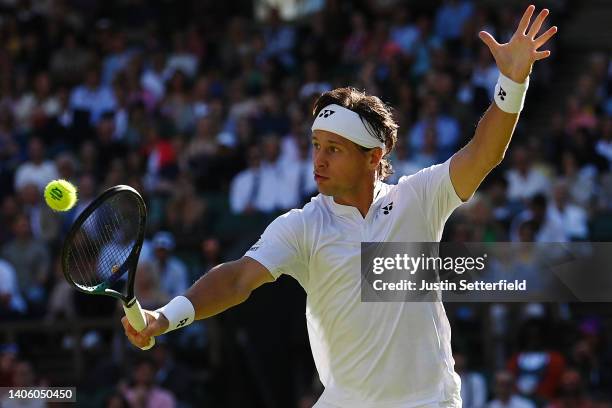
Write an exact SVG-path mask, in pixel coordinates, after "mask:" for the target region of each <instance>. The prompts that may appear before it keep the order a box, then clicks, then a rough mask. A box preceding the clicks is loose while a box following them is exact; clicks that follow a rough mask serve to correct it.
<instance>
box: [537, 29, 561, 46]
mask: <svg viewBox="0 0 612 408" xmlns="http://www.w3.org/2000/svg"><path fill="white" fill-rule="evenodd" d="M556 32H557V26H553V27H550V28H549V29H548V30H546V32H545V33H544V34H542V35H541V36H539V37H538V38H536V40H535V46H536V49H538V48H540V47H541V46H543V45H544V44H546V42H547V41H548V40H550V38H551V37H552V36H553V35H555V34H556Z"/></svg>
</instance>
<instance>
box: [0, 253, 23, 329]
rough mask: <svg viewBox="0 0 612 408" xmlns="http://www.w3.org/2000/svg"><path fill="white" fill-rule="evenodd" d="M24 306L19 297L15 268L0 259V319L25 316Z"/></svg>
mask: <svg viewBox="0 0 612 408" xmlns="http://www.w3.org/2000/svg"><path fill="white" fill-rule="evenodd" d="M25 312H26V304H25V302H24V301H23V298H22V297H21V293H20V291H19V285H18V284H17V275H16V274H15V268H13V266H12V265H11V264H10V263H8V262H6V261H5V260H3V259H2V258H0V317H2V319H7V320H8V319H10V318H11V317H15V316H20V315H23V314H25Z"/></svg>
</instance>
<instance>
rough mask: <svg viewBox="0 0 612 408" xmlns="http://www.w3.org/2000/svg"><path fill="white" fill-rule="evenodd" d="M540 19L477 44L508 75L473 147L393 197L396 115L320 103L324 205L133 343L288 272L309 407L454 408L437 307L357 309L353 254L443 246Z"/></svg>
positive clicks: (375, 102)
mask: <svg viewBox="0 0 612 408" xmlns="http://www.w3.org/2000/svg"><path fill="white" fill-rule="evenodd" d="M534 10H535V7H534V6H529V7H528V8H527V10H526V11H525V13H524V15H523V17H522V19H521V21H520V22H519V25H518V29H517V32H516V33H515V35H514V36H513V37H512V39H511V40H510V42H508V43H506V44H498V43H497V42H496V41H495V40H494V39H493V37H492V36H491V35H490V34H488V33H486V32H484V31H481V32H480V34H479V36H480V38H481V40H483V42H485V44H486V45H487V46H488V47H489V49H490V50H491V52H492V53H493V56H494V58H495V60H496V62H497V65H498V67H499V70H500V72H501V73H502V74H503V75H500V79H499V82H498V84H497V86H496V92H495V101H494V103H492V104H491V106H490V108H489V109H488V110H487V112H486V113H485V114H484V116H483V118H482V119H481V120H480V123H479V124H478V127H477V129H476V132H475V135H474V137H473V138H472V140H471V141H470V142H469V143H468V144H467V145H466V146H464V147H463V148H462V149H461V150H459V151H458V152H457V153H455V154H454V155H453V156H452V157H451V158H449V159H448V160H447V161H446V162H444V163H442V164H437V165H435V166H431V167H428V168H426V169H423V170H421V171H420V172H418V173H416V174H414V175H412V176H409V177H402V178H401V179H400V180H399V183H398V184H397V185H389V184H385V183H383V182H382V180H383V179H384V178H385V177H386V176H387V175H388V174H389V173H390V170H391V169H390V165H389V162H388V161H387V158H388V157H389V154H390V153H391V151H392V149H393V146H394V144H395V141H396V140H397V128H398V126H397V124H396V123H395V121H394V120H393V116H392V113H391V110H390V108H389V107H388V106H386V105H385V104H384V103H383V102H382V101H381V100H380V99H379V98H377V97H375V96H370V95H366V94H364V93H362V92H360V91H357V90H355V89H354V88H339V89H334V90H332V91H330V92H326V93H325V94H323V95H321V97H319V99H318V100H317V102H316V103H315V107H314V111H313V114H314V117H315V119H314V123H313V126H312V131H313V132H312V143H313V147H314V153H313V164H314V173H315V181H316V182H317V186H318V189H319V192H320V193H321V194H319V195H318V196H317V197H315V198H314V199H312V200H311V201H310V203H308V204H306V205H305V206H304V207H303V208H302V209H300V210H291V211H289V212H288V213H286V214H284V215H282V216H280V217H278V218H276V220H274V221H273V222H272V223H271V224H270V225H269V226H268V228H267V229H266V230H265V231H264V233H263V235H262V236H261V239H260V240H259V241H258V242H257V243H256V244H255V245H253V246H252V247H251V248H250V249H249V250H248V251H247V253H246V254H245V256H244V257H242V258H241V259H239V260H236V261H233V262H227V263H224V264H221V265H218V266H216V267H214V268H213V269H211V270H210V271H209V272H208V273H206V274H205V275H204V276H203V277H202V278H200V279H199V280H198V281H197V282H196V283H195V284H194V285H193V286H192V287H191V288H190V289H189V290H188V291H187V292H186V293H185V296H177V297H176V298H174V299H172V300H171V301H170V302H169V303H168V304H167V305H166V306H164V307H162V308H160V309H158V310H156V311H146V315H147V321H148V327H147V328H146V329H144V330H143V331H142V332H140V333H139V332H136V331H135V330H134V328H133V327H132V326H131V325H129V322H128V321H127V319H126V318H123V319H122V323H123V325H124V329H125V332H126V335H127V337H128V339H129V340H130V342H132V344H134V345H136V346H138V347H141V348H146V347H148V345H149V342H150V340H151V337H152V336H159V335H161V334H163V333H166V332H168V331H171V330H175V329H177V328H181V327H184V326H186V325H188V324H190V323H192V322H193V321H194V320H196V319H204V318H207V317H210V316H213V315H216V314H218V313H220V312H222V311H224V310H226V309H228V308H230V307H232V306H234V305H237V304H239V303H241V302H243V301H245V300H246V299H247V298H248V297H249V296H250V294H251V292H252V291H253V290H255V289H256V288H257V287H259V286H261V285H263V284H264V283H267V282H272V281H274V280H276V279H277V278H278V277H279V276H280V275H281V274H288V275H291V276H293V277H294V278H295V279H296V280H297V281H298V282H299V283H300V285H301V286H302V287H303V288H304V290H305V291H306V294H307V304H306V321H307V325H308V333H309V339H310V344H311V348H312V353H313V357H314V360H315V364H316V367H317V370H318V372H319V377H320V379H321V382H322V383H323V385H324V386H325V391H324V392H323V395H322V396H321V397H320V399H319V400H318V401H317V403H316V404H315V407H316V408H337V407H342V408H344V407H350V408H417V407H421V408H433V407H437V408H440V407H452V408H459V407H461V397H460V380H459V376H458V375H457V374H456V373H455V371H454V368H453V365H454V362H453V358H452V354H451V342H450V325H449V323H448V319H447V318H446V313H445V311H444V307H443V305H442V303H441V302H411V303H408V302H373V303H365V302H361V296H360V288H361V268H360V262H361V259H360V255H361V242H362V241H366V242H367V241H371V242H391V241H398V242H428V241H429V242H430V241H439V240H440V238H441V236H442V232H443V228H444V224H445V222H446V220H447V219H448V217H449V216H450V214H451V213H452V211H453V210H454V209H455V208H457V207H458V206H459V205H461V203H462V202H464V201H466V200H468V199H469V198H470V197H471V196H472V195H473V193H474V192H475V191H476V189H477V188H478V186H479V185H480V183H481V182H482V180H483V179H484V178H485V177H486V175H487V174H488V173H489V172H490V171H491V170H492V169H493V168H494V167H495V166H497V165H498V164H499V163H500V162H501V160H502V159H503V157H504V155H505V152H506V149H507V147H508V144H509V142H510V139H511V137H512V133H513V131H514V128H515V126H516V123H517V121H518V116H519V115H518V114H519V112H520V111H521V109H522V107H523V102H524V97H525V94H526V90H527V86H528V77H529V74H530V72H531V68H532V65H533V63H534V62H535V61H536V60H540V59H543V58H546V57H548V56H549V55H550V52H549V51H537V50H538V48H540V47H541V46H542V45H544V44H545V43H546V42H547V41H548V39H550V38H551V37H552V36H553V35H554V33H555V32H556V27H552V28H551V29H549V30H547V31H546V32H545V33H544V34H542V35H541V36H539V37H537V34H538V32H539V31H540V28H541V27H542V23H543V22H544V20H545V18H546V16H547V15H548V10H542V12H540V13H539V14H538V16H537V17H536V18H535V20H534V22H533V23H532V24H531V27H529V26H530V21H531V17H532V16H533V13H534ZM536 37H537V38H536ZM278 307H283V305H278ZM272 312H273V311H271V313H272Z"/></svg>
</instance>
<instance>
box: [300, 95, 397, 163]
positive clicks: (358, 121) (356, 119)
mask: <svg viewBox="0 0 612 408" xmlns="http://www.w3.org/2000/svg"><path fill="white" fill-rule="evenodd" d="M332 115H334V117H333V118H331V119H330V120H327V119H328V118H329V117H330V116H332ZM368 127H369V128H372V126H371V125H370V124H369V123H368V122H367V121H365V120H364V119H362V118H361V117H360V116H359V115H358V114H357V112H354V111H352V110H350V109H347V108H345V107H344V106H340V105H336V104H334V103H332V104H331V105H327V106H325V107H324V108H323V109H321V111H320V112H319V114H318V115H317V117H316V118H315V120H314V123H313V124H312V130H313V131H315V130H325V131H328V132H331V133H335V134H337V135H340V136H342V137H344V138H345V139H348V140H350V141H351V142H354V143H357V144H358V145H359V146H363V147H366V148H368V149H372V148H374V147H380V148H381V149H383V151H384V150H385V144H384V143H383V142H382V141H380V140H379V139H378V138H377V137H375V136H374V135H373V133H372V131H370V130H369V129H368Z"/></svg>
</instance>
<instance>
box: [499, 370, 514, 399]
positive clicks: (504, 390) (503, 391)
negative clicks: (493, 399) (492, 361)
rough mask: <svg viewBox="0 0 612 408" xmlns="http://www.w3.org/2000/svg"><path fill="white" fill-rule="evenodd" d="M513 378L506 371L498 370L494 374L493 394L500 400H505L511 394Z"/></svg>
mask: <svg viewBox="0 0 612 408" xmlns="http://www.w3.org/2000/svg"><path fill="white" fill-rule="evenodd" d="M513 387H514V378H513V377H512V374H511V373H509V372H507V371H502V372H499V373H497V374H496V375H495V395H496V396H497V398H499V399H500V400H502V401H507V400H508V399H509V398H510V396H511V395H512V388H513Z"/></svg>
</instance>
